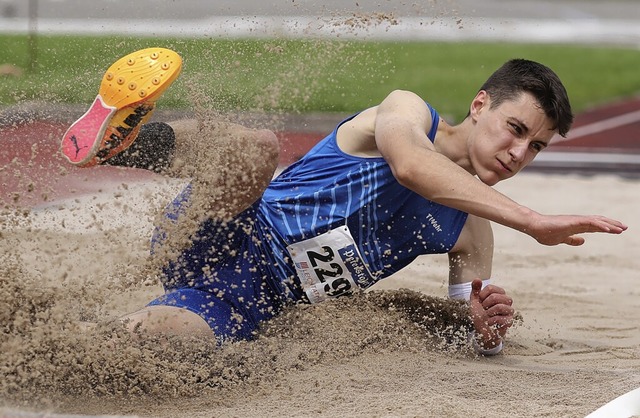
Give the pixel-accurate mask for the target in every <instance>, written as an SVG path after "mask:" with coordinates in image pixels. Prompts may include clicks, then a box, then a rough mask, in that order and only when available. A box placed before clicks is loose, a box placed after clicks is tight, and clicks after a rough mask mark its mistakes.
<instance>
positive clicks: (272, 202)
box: [254, 107, 467, 297]
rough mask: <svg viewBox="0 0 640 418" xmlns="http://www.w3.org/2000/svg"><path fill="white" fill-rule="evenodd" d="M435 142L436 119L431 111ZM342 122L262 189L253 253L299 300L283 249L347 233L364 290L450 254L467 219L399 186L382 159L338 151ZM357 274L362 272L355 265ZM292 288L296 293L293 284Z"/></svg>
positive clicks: (293, 272) (293, 268)
mask: <svg viewBox="0 0 640 418" xmlns="http://www.w3.org/2000/svg"><path fill="white" fill-rule="evenodd" d="M429 109H430V110H431V115H432V119H433V126H432V128H431V130H430V131H429V132H428V137H429V139H430V140H431V141H432V142H433V141H434V140H435V135H436V131H437V128H438V123H439V120H440V118H439V115H438V113H437V112H436V111H435V110H434V109H433V108H431V107H429ZM355 116H356V115H353V116H351V117H350V118H348V119H345V120H344V121H342V122H341V123H340V124H339V125H338V126H337V127H336V128H335V129H334V130H333V132H331V134H329V135H328V136H327V137H326V138H324V139H323V140H322V141H320V142H319V143H318V144H317V145H316V146H315V147H314V148H313V149H311V150H310V151H309V152H308V153H307V154H306V155H305V156H304V157H303V158H302V159H300V160H299V161H297V162H296V163H294V164H293V165H291V166H289V167H288V168H287V169H286V170H285V171H283V172H282V173H281V174H280V175H279V176H278V177H277V178H276V179H274V180H273V181H272V182H271V184H270V185H269V187H268V188H267V189H266V191H265V193H264V195H263V197H262V200H261V201H260V203H259V204H258V210H257V224H256V225H254V227H256V230H255V232H256V233H257V235H258V241H259V242H262V244H264V243H265V242H269V245H257V246H255V247H254V250H257V251H261V252H264V251H265V250H266V251H268V252H269V254H263V257H265V258H267V259H269V260H270V262H269V263H268V264H269V270H271V274H273V275H274V276H275V277H280V278H283V279H284V278H287V280H284V283H285V284H287V282H288V283H289V286H288V287H289V289H290V290H291V291H292V292H293V293H294V294H295V295H296V297H300V287H299V280H300V279H297V278H296V276H297V275H298V274H297V268H299V267H300V265H298V263H295V260H293V259H292V257H291V254H289V251H288V250H287V247H288V246H289V245H291V244H295V243H298V242H300V241H305V240H308V239H309V238H313V237H316V236H318V235H320V234H324V233H327V232H328V231H332V230H335V229H338V228H344V227H345V226H346V227H347V228H348V230H349V231H350V235H351V236H352V237H353V241H354V242H355V246H356V247H357V250H358V252H359V255H360V257H361V259H362V262H363V263H364V264H365V265H366V268H367V269H368V273H369V274H366V275H363V276H362V277H361V278H360V279H359V280H358V281H357V282H358V285H359V286H360V287H361V288H366V287H369V286H371V285H373V284H374V283H375V282H377V281H378V280H380V279H383V278H385V277H388V276H389V275H391V274H393V273H395V272H397V271H399V270H400V269H402V268H403V267H405V266H407V265H408V264H409V263H411V262H412V261H413V260H414V259H415V258H416V257H418V256H420V255H423V254H437V253H447V252H449V251H450V250H451V248H452V247H453V245H454V244H455V242H456V241H457V239H458V236H459V235H460V232H461V230H462V228H463V226H464V223H465V221H466V219H467V214H466V213H464V212H461V211H459V210H456V209H452V208H449V207H447V206H443V205H440V204H437V203H434V202H431V201H429V200H427V199H425V198H424V197H422V196H420V195H418V194H417V193H415V192H413V191H411V190H409V189H407V188H406V187H404V186H402V185H400V184H399V183H398V181H397V180H396V179H395V177H394V176H393V174H392V172H391V168H390V166H389V164H388V163H387V162H386V161H385V160H384V159H383V158H381V157H378V158H375V157H356V156H352V155H349V154H346V153H345V152H343V151H342V150H340V148H339V147H338V144H337V141H336V133H337V131H338V128H339V127H340V126H341V125H342V124H343V123H345V122H347V121H349V120H351V119H353V118H354V117H355ZM354 266H356V267H355V269H356V271H358V272H359V271H360V270H361V268H359V267H358V266H357V265H356V264H354ZM291 284H293V286H292V285H291Z"/></svg>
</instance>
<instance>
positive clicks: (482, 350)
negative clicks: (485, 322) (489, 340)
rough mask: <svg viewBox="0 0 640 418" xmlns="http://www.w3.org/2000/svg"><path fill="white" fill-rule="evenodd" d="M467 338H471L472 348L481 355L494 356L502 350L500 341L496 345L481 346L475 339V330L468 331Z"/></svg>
mask: <svg viewBox="0 0 640 418" xmlns="http://www.w3.org/2000/svg"><path fill="white" fill-rule="evenodd" d="M469 339H470V340H471V345H472V346H473V349H474V350H475V352H476V353H478V354H482V355H483V356H495V355H496V354H498V353H500V352H501V351H502V347H503V344H502V341H500V344H498V345H496V346H495V347H493V348H484V347H482V346H481V345H480V344H478V341H477V340H476V332H475V331H471V332H470V333H469Z"/></svg>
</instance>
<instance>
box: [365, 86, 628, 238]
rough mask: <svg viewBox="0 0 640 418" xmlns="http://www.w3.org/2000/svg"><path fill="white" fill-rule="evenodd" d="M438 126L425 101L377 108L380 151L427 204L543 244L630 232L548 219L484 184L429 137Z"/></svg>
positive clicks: (588, 220) (394, 100)
mask: <svg viewBox="0 0 640 418" xmlns="http://www.w3.org/2000/svg"><path fill="white" fill-rule="evenodd" d="M432 123H433V121H432V120H431V114H430V112H429V110H428V108H427V106H426V105H425V103H424V101H423V100H422V99H421V98H420V97H418V96H417V95H415V94H413V93H410V92H406V91H395V92H392V93H391V94H390V95H389V96H387V98H386V99H385V100H384V101H383V102H382V103H381V104H380V105H379V106H378V108H377V114H376V121H375V140H376V146H377V148H378V150H379V152H380V153H381V155H382V156H383V157H384V158H385V159H386V160H387V162H388V163H389V165H390V167H391V169H392V171H393V174H394V176H395V177H396V179H397V180H398V181H399V182H400V184H402V185H403V186H405V187H407V188H409V189H411V190H413V191H415V192H416V193H418V194H420V195H421V196H424V197H425V198H427V199H429V200H431V201H434V202H437V203H440V204H443V205H446V206H449V207H453V208H456V209H459V210H462V211H464V212H467V213H470V214H474V215H477V216H479V217H482V218H485V219H488V220H491V221H493V222H497V223H499V224H502V225H505V226H507V227H510V228H513V229H516V230H518V231H521V232H524V233H526V234H528V235H530V236H531V237H533V238H534V239H536V240H537V241H538V242H540V243H541V244H545V245H557V244H561V243H564V244H569V245H581V244H582V243H583V242H584V239H583V238H581V237H578V236H577V235H578V234H582V233H585V232H606V233H612V234H619V233H621V232H623V231H624V230H625V229H626V226H625V225H624V224H622V223H621V222H619V221H616V220H613V219H609V218H606V217H604V216H547V215H542V214H540V213H537V212H535V211H533V210H531V209H529V208H527V207H525V206H522V205H520V204H518V203H516V202H514V201H513V200H511V199H509V198H508V197H507V196H505V195H503V194H501V193H499V192H498V191H496V190H494V189H493V188H492V187H490V186H488V185H486V184H484V183H482V182H481V181H479V180H478V179H477V178H476V177H475V176H472V175H471V174H470V173H469V172H467V171H466V170H464V169H463V168H462V167H460V166H459V165H457V164H456V163H454V162H453V161H451V160H450V159H449V158H447V157H446V156H445V155H443V154H441V153H439V152H437V151H436V150H435V148H434V146H433V144H432V143H431V141H429V139H428V138H427V136H426V132H428V130H429V128H430V127H431V125H432Z"/></svg>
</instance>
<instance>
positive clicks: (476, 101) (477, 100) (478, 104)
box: [469, 90, 490, 121]
mask: <svg viewBox="0 0 640 418" xmlns="http://www.w3.org/2000/svg"><path fill="white" fill-rule="evenodd" d="M489 101H490V99H489V93H487V92H486V91H485V90H480V91H479V92H478V94H476V97H474V98H473V100H472V101H471V106H470V108H469V116H471V119H472V120H473V121H476V120H477V118H478V116H479V115H480V113H481V112H482V111H483V110H484V109H485V108H487V109H488V108H489Z"/></svg>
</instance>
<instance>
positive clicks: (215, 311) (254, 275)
mask: <svg viewBox="0 0 640 418" xmlns="http://www.w3.org/2000/svg"><path fill="white" fill-rule="evenodd" d="M189 195H190V187H187V188H186V189H185V190H184V191H183V192H182V193H181V194H180V195H179V196H178V197H177V198H176V199H175V200H174V202H173V203H172V204H171V205H170V206H169V207H168V209H167V213H166V215H167V216H168V217H169V218H170V219H175V218H176V216H177V215H178V213H179V212H180V210H181V209H180V208H181V205H183V204H184V203H185V202H186V201H187V200H188V198H189ZM257 204H258V203H257V202H256V204H254V205H253V206H252V207H250V208H248V209H247V210H245V211H244V212H242V213H241V214H240V215H239V216H237V217H236V218H235V219H234V220H232V221H229V222H224V223H223V222H217V221H212V220H208V221H206V222H204V223H203V224H202V225H201V226H200V229H199V230H198V232H197V233H196V235H195V236H194V237H193V239H192V240H191V241H192V245H191V246H190V247H189V248H187V249H186V250H184V251H183V252H182V253H181V254H180V256H179V257H178V258H177V259H176V260H173V261H172V262H170V263H169V264H168V265H167V266H166V267H165V268H164V269H163V273H164V274H163V277H162V279H163V285H164V288H165V292H166V293H165V295H163V296H161V297H159V298H157V299H155V300H153V301H152V302H151V303H149V305H151V306H153V305H165V306H175V307H179V308H184V309H187V310H189V311H191V312H194V313H196V314H198V315H200V317H202V318H203V319H204V320H205V321H207V323H208V324H209V326H210V327H211V329H212V330H213V332H214V333H215V335H216V338H217V339H218V340H219V341H221V342H222V341H228V340H241V339H250V338H252V337H253V335H254V334H255V331H256V329H257V328H258V326H259V324H260V323H261V322H262V321H265V320H267V319H270V318H272V317H273V316H275V315H276V314H277V313H278V312H279V311H280V310H281V309H282V307H283V305H284V303H285V302H284V300H285V298H284V297H283V296H282V290H281V287H280V286H279V285H278V284H277V281H276V280H275V278H273V277H270V275H269V274H268V273H266V270H265V269H264V268H263V266H264V260H262V259H261V257H260V255H259V252H258V251H256V248H255V246H256V243H255V241H256V240H255V239H253V235H252V232H253V228H252V224H253V220H254V219H255V213H256V206H257ZM158 245H162V238H161V236H160V234H159V232H158V231H157V230H156V233H155V234H154V242H153V247H157V246H158ZM153 247H152V248H153Z"/></svg>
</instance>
